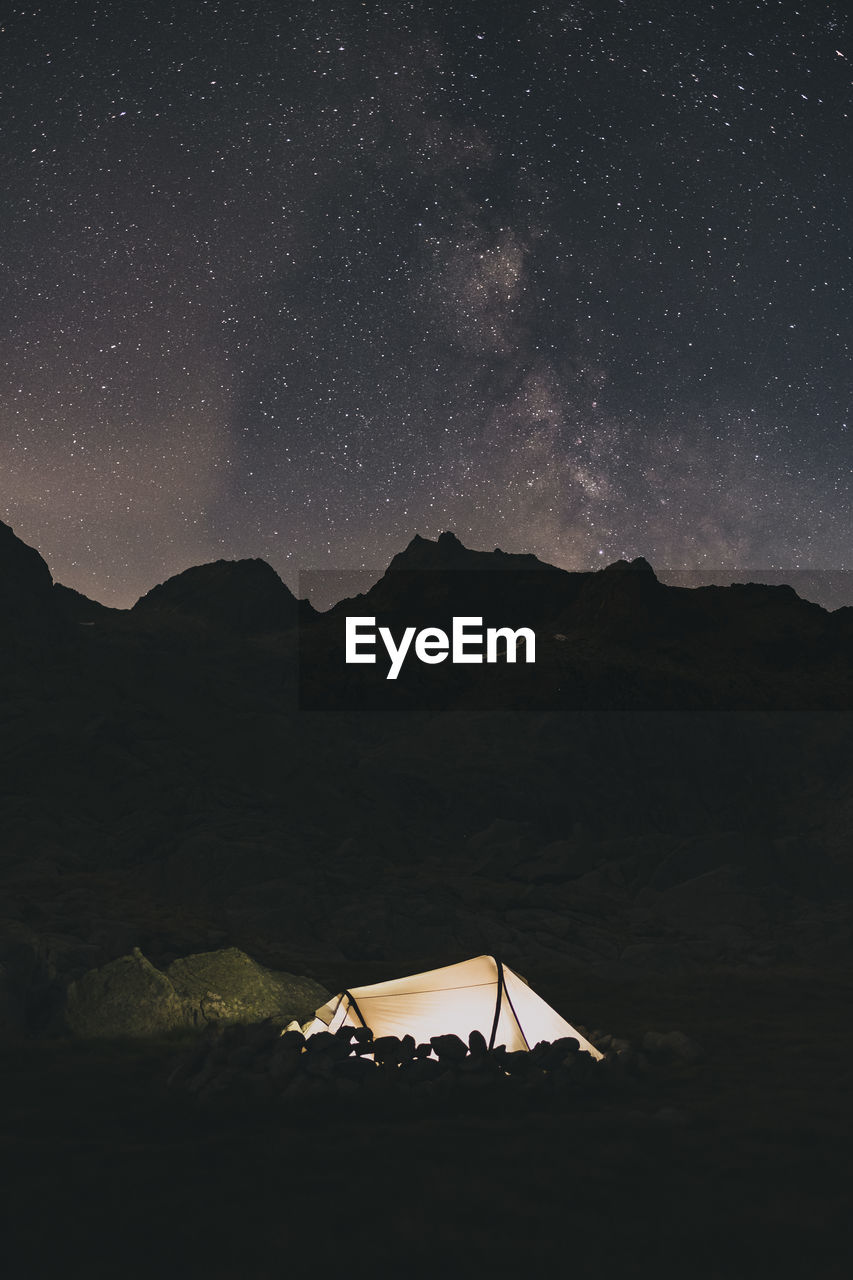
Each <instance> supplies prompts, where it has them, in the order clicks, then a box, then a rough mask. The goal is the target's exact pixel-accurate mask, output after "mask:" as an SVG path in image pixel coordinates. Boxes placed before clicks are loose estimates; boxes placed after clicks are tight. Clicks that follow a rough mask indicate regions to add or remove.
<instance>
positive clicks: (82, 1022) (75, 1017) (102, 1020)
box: [64, 947, 187, 1039]
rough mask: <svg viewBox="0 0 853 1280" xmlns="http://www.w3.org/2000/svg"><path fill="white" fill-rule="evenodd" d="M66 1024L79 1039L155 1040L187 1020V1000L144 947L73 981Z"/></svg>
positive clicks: (65, 1015) (67, 1002) (68, 996)
mask: <svg viewBox="0 0 853 1280" xmlns="http://www.w3.org/2000/svg"><path fill="white" fill-rule="evenodd" d="M64 1021H65V1025H66V1027H67V1029H68V1030H69V1031H71V1033H72V1034H73V1035H75V1036H80V1037H82V1038H86V1039H89V1038H91V1039H105V1038H112V1037H116V1036H153V1035H159V1034H161V1033H162V1032H164V1031H171V1030H173V1029H174V1028H175V1027H181V1026H185V1025H186V1022H187V1018H186V1011H185V1008H184V1004H183V1001H182V1000H181V999H180V998H179V997H178V996H177V995H176V994H175V988H174V987H173V986H172V984H171V982H170V981H169V979H168V978H167V977H166V975H165V974H163V973H161V972H160V970H159V969H155V967H154V965H153V964H152V963H151V961H150V960H147V959H146V958H145V956H144V955H143V954H142V952H141V951H140V950H139V948H138V947H134V949H133V952H132V953H131V955H129V956H120V957H119V959H118V960H112V961H110V963H109V964H105V965H104V966H103V967H102V968H100V969H90V970H89V972H88V973H84V974H83V976H82V977H81V978H78V979H77V980H76V981H74V982H71V983H70V984H69V986H68V989H67V991H66V993H65V1008H64Z"/></svg>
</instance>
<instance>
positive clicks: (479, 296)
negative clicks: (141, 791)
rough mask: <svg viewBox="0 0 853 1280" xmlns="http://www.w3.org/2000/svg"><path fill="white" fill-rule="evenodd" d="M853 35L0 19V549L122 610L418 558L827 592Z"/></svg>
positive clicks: (508, 22)
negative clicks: (536, 562) (141, 600)
mask: <svg viewBox="0 0 853 1280" xmlns="http://www.w3.org/2000/svg"><path fill="white" fill-rule="evenodd" d="M846 8H847V6H846V5H843V4H842V3H840V2H838V3H835V2H833V0H829V2H828V3H818V2H817V0H810V2H808V0H802V2H801V3H799V4H795V3H787V2H784V3H778V2H776V0H767V3H760V2H759V0H728V2H725V3H710V2H708V0H702V2H701V3H699V2H697V0H692V2H691V0H686V2H685V0H669V2H668V3H662V2H660V3H659V2H657V0H595V3H589V4H580V3H579V4H573V3H568V4H567V3H559V4H551V3H536V4H532V5H530V4H521V3H513V4H510V3H500V2H499V0H497V2H494V3H488V4H473V3H464V0H462V2H461V3H459V4H450V3H445V4H388V5H387V6H386V7H383V6H381V5H378V4H373V3H366V4H359V3H346V4H340V5H338V6H335V5H330V4H326V3H323V2H322V0H319V2H317V3H311V4H300V3H284V2H283V0H282V2H279V3H273V2H272V0H267V3H254V4H252V3H247V4H241V3H216V2H211V3H203V2H194V3H172V4H168V3H145V2H144V0H141V2H139V3H136V4H126V3H121V4H118V3H113V4H109V3H73V2H68V0H66V2H65V3H62V4H60V3H54V4H52V5H51V4H48V5H44V6H34V5H32V6H26V7H22V6H19V5H13V6H12V7H10V8H8V9H7V10H6V11H5V20H4V21H3V22H2V26H0V123H2V149H1V150H0V154H2V182H0V228H2V232H0V518H2V519H3V520H5V521H6V522H7V523H10V524H11V525H12V526H13V527H14V529H15V531H16V533H17V534H18V535H19V536H20V537H22V538H23V539H24V540H25V541H27V542H29V543H31V544H33V545H35V546H37V547H38V548H39V549H40V551H41V552H42V554H43V555H44V556H45V558H46V559H47V561H48V563H49V565H50V567H51V570H52V572H53V574H54V577H55V578H56V579H58V580H59V581H62V582H64V583H65V584H67V585H69V586H74V587H76V588H78V589H79V590H81V591H84V592H85V593H86V594H88V595H90V596H93V597H94V598H96V599H99V600H102V601H104V602H106V603H110V604H117V605H129V604H131V603H132V602H133V601H134V600H135V599H136V598H137V596H139V595H140V594H141V593H143V592H144V591H146V590H148V589H149V588H150V587H151V586H152V585H154V583H156V582H158V581H161V580H162V579H163V578H165V577H167V576H169V575H170V574H173V573H176V572H178V571H179V570H181V569H184V568H186V567H188V566H189V565H191V564H197V563H201V562H204V561H207V560H213V559H217V558H219V557H223V556H224V557H227V558H237V557H243V556H262V557H264V558H265V559H267V560H268V561H269V562H270V563H271V564H272V565H273V566H274V567H275V568H276V569H277V570H278V571H279V572H280V573H281V575H282V576H283V577H284V578H285V580H286V581H288V582H289V583H290V585H291V586H293V587H294V588H295V587H296V584H297V571H298V570H300V569H307V568H324V569H359V568H363V567H376V568H378V569H381V568H383V567H384V566H385V565H386V564H387V562H388V561H389V559H390V558H391V556H392V555H393V554H394V553H395V552H397V551H399V550H400V549H402V547H403V546H405V545H406V543H407V542H408V541H409V539H410V538H411V536H412V535H413V534H414V533H415V532H419V533H421V534H422V535H424V536H426V537H435V536H436V535H437V534H438V533H439V532H440V531H441V530H443V529H447V528H450V529H453V530H455V531H456V533H457V534H458V535H459V537H461V538H462V540H463V541H464V542H465V543H466V544H467V545H469V546H474V547H478V548H484V549H492V548H493V547H495V546H501V547H503V548H504V549H505V550H508V551H533V552H535V553H536V554H537V555H539V556H541V557H542V558H543V559H545V560H548V561H550V562H551V563H555V564H559V565H562V566H564V567H566V568H575V569H582V568H591V567H594V568H598V567H600V566H602V565H603V564H606V563H607V562H609V561H612V560H615V559H617V558H618V557H620V556H628V557H632V556H636V555H644V556H646V557H647V558H648V559H649V560H650V561H651V562H652V563H653V564H654V565H655V566H657V567H660V568H665V567H672V568H702V569H714V568H722V569H726V570H749V569H753V570H755V569H776V570H783V571H787V570H793V569H795V568H797V567H800V568H805V567H813V568H818V569H853V550H851V548H853V515H852V514H851V511H853V502H851V435H850V431H849V425H848V424H849V419H848V414H849V402H848V398H847V397H848V388H849V381H850V380H849V369H850V362H849V351H848V346H849V332H850V329H849V313H850V245H851V218H850V212H849V207H848V204H847V191H848V186H849V178H850V168H849V158H850V154H851V147H850V132H849V122H850V115H851V111H853V102H851V61H850V59H851V58H853V50H851V46H850V43H849V40H848V34H847V32H846V30H845V22H844V16H843V15H844V13H845V10H846ZM849 594H850V595H851V598H850V599H848V600H847V601H846V602H847V603H853V592H851V593H849ZM841 602H842V601H841V600H840V599H839V600H838V601H837V603H841Z"/></svg>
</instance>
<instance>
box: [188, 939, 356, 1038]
mask: <svg viewBox="0 0 853 1280" xmlns="http://www.w3.org/2000/svg"><path fill="white" fill-rule="evenodd" d="M166 976H167V977H168V979H169V981H170V982H171V983H172V986H173V987H174V989H175V991H176V992H177V994H178V995H179V996H180V998H181V999H182V1000H183V1002H184V1004H185V1007H186V1011H187V1022H188V1023H189V1025H200V1024H204V1023H207V1022H261V1021H263V1019H265V1018H273V1019H275V1020H276V1021H278V1022H280V1023H281V1024H282V1025H283V1024H285V1023H287V1022H289V1021H290V1020H291V1019H295V1020H296V1021H297V1022H304V1021H306V1020H307V1019H308V1018H310V1017H311V1015H312V1014H313V1012H314V1010H315V1009H317V1008H318V1007H319V1006H320V1005H322V1004H325V1002H326V1001H327V1000H328V999H329V998H330V995H331V992H329V991H326V989H325V987H321V986H320V984H319V983H318V982H314V981H313V980H312V979H311V978H302V977H297V976H296V975H294V974H292V973H284V972H281V971H276V970H273V969H265V968H264V966H263V965H261V964H258V963H257V961H255V960H252V959H251V957H250V956H247V955H246V953H245V952H244V951H240V950H239V949H238V948H237V947H226V948H224V949H223V950H220V951H203V952H200V953H198V954H197V955H190V956H184V957H183V959H181V960H174V961H173V962H172V964H170V965H169V967H168V969H167V970H166Z"/></svg>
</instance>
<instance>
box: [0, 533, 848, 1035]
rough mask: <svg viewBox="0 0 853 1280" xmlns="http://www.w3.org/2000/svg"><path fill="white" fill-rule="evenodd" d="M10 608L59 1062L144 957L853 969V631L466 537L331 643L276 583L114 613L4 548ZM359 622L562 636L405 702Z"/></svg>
mask: <svg viewBox="0 0 853 1280" xmlns="http://www.w3.org/2000/svg"><path fill="white" fill-rule="evenodd" d="M0 601H2V605H3V609H2V619H3V622H2V628H0V658H2V661H0V707H2V715H0V777H2V789H0V823H2V829H3V832H4V844H3V850H2V856H0V903H2V906H0V1026H1V1025H3V1020H4V1019H5V1020H6V1022H7V1023H8V1025H9V1026H12V1027H13V1028H14V1027H18V1028H20V1027H26V1028H27V1029H29V1030H32V1031H36V1032H39V1031H45V1030H46V1029H48V1028H49V1027H51V1026H52V1025H54V1023H53V1021H52V1019H53V1018H54V1015H55V1009H56V1002H57V1001H60V1002H61V1000H62V999H63V992H64V991H65V990H66V988H67V986H68V983H70V982H72V981H76V980H77V978H78V977H79V976H80V974H81V973H83V972H84V971H87V970H90V969H92V968H93V967H96V966H97V965H100V964H105V963H107V962H108V961H111V960H113V959H115V958H117V957H118V956H121V955H129V954H131V952H132V951H133V948H134V947H139V948H141V950H142V951H143V953H144V954H145V956H147V957H150V959H151V960H152V961H153V962H154V963H155V964H157V965H168V964H169V963H171V962H172V960H174V959H175V957H177V956H181V955H186V954H188V953H190V952H203V951H205V950H209V949H210V947H211V946H212V945H220V943H223V944H226V945H229V946H236V947H240V948H242V949H243V950H244V951H246V952H247V953H248V954H250V955H253V956H257V957H258V959H259V960H260V961H261V963H263V964H266V965H269V966H270V967H271V968H272V969H276V970H285V971H288V972H309V973H313V974H314V976H316V977H317V978H318V979H319V980H320V981H321V982H323V983H324V985H326V986H328V987H329V988H330V989H338V988H339V987H340V986H341V983H342V982H343V983H344V985H346V980H347V979H348V974H349V970H348V968H347V966H349V965H350V964H355V963H357V964H359V965H370V964H376V965H379V966H381V965H383V964H386V963H387V964H388V965H389V966H393V971H397V970H398V969H400V968H401V966H402V965H404V964H405V965H411V967H412V971H417V967H418V966H420V967H423V968H428V967H430V966H435V965H438V964H440V963H444V962H450V961H452V960H453V959H454V958H458V956H459V955H460V954H463V955H464V954H478V953H481V952H483V951H489V952H491V951H494V950H495V949H499V950H501V951H502V952H504V953H506V954H508V955H510V956H512V957H513V958H514V959H515V960H516V962H517V964H518V966H519V967H520V968H521V971H522V972H524V971H525V968H527V969H530V970H535V969H537V968H539V967H543V966H544V967H545V968H549V967H553V966H558V967H562V966H569V968H574V969H576V970H577V969H580V970H588V971H595V972H598V973H602V974H605V975H606V974H610V975H615V976H616V977H620V975H621V976H624V975H625V974H629V975H631V974H633V975H638V974H645V973H674V972H675V973H688V972H692V971H693V970H694V969H695V968H696V967H701V966H702V965H723V966H725V965H729V966H732V965H734V966H747V967H749V966H756V965H762V964H770V963H779V964H782V963H783V962H790V963H799V964H805V963H809V964H812V963H818V962H820V963H827V964H830V963H831V964H836V963H837V964H843V963H847V961H848V960H849V948H850V937H851V936H853V905H851V899H853V861H851V858H850V852H849V827H850V823H851V822H853V789H851V784H850V777H851V776H853V769H851V761H853V723H851V716H850V714H849V713H850V711H851V709H853V663H851V629H852V628H853V610H851V609H841V610H837V611H835V612H834V613H829V612H827V611H826V610H824V609H822V608H820V607H819V606H817V605H814V604H811V603H809V602H808V601H805V600H801V599H800V598H799V597H798V596H797V594H796V593H795V592H794V591H793V590H791V589H790V588H785V587H770V586H765V585H762V584H746V585H738V586H731V587H699V588H695V589H688V588H686V587H680V586H669V585H667V584H665V583H662V582H660V581H659V580H658V578H657V577H656V575H655V573H654V571H653V570H652V568H651V566H650V565H649V564H648V563H647V562H646V561H644V560H642V559H639V560H635V561H632V562H630V563H627V562H624V561H622V562H617V563H616V564H615V565H611V566H608V567H607V568H606V569H602V570H600V571H598V572H586V573H572V572H568V571H565V570H562V569H558V568H554V567H553V566H548V565H545V564H543V563H542V562H541V561H539V560H537V559H536V558H535V557H532V556H516V555H513V554H511V553H504V552H502V551H497V550H496V551H489V552H478V551H471V550H469V549H468V548H466V547H464V546H463V544H462V543H461V542H460V541H459V539H458V538H456V537H455V536H454V535H453V534H451V533H445V534H443V535H442V536H441V537H440V538H438V539H436V540H434V541H432V540H428V539H425V538H415V539H413V540H412V541H411V542H410V543H409V545H408V546H407V547H406V548H405V549H404V550H403V551H401V552H400V554H399V555H397V556H395V557H394V559H393V560H392V562H391V564H390V565H389V566H388V569H387V570H386V572H385V574H384V575H383V577H382V578H381V579H380V580H379V581H378V582H377V583H375V584H374V586H373V587H371V589H370V590H369V591H367V592H365V593H364V594H363V595H361V596H359V597H356V598H355V599H354V600H348V601H341V602H340V603H339V604H338V605H336V606H335V607H334V608H332V609H330V610H328V611H327V612H326V613H317V612H315V611H314V610H313V609H311V607H310V605H308V604H307V602H299V601H297V600H296V599H295V597H294V596H293V594H292V593H291V592H290V591H289V590H288V588H287V587H286V586H285V584H284V583H282V581H281V580H280V578H279V577H278V575H277V574H276V573H275V572H274V570H273V569H272V568H271V567H270V566H269V565H267V564H265V563H264V562H263V561H261V560H242V561H218V562H216V563H213V564H208V565H200V566H197V567H195V568H192V569H188V570H186V571H185V572H183V573H179V574H177V575H175V576H174V577H172V578H170V579H168V580H167V581H166V582H164V583H163V584H161V585H160V586H157V587H155V588H153V589H152V590H151V591H150V592H148V593H147V594H146V595H145V596H143V597H142V598H141V600H139V601H138V602H137V604H136V605H135V606H134V607H133V608H132V609H129V610H113V609H106V608H104V607H103V606H100V605H98V604H96V602H94V601H90V600H87V599H86V597H85V596H83V595H81V594H80V593H79V592H72V591H70V590H66V589H64V588H62V587H60V586H58V585H54V584H53V582H52V579H51V574H50V572H49V569H48V567H47V565H46V564H45V562H44V560H43V559H42V557H41V556H40V555H39V554H38V552H37V551H35V550H33V549H32V548H30V547H27V546H26V545H25V544H24V543H23V542H21V541H20V540H19V539H18V538H16V537H15V535H14V534H13V533H12V531H11V530H10V529H9V528H8V527H7V526H0ZM352 614H359V615H368V616H375V617H376V619H377V622H380V621H381V620H383V619H385V620H387V621H388V624H389V625H390V626H391V627H392V628H397V627H401V626H403V625H407V626H411V625H415V626H420V625H437V624H438V623H441V622H444V623H446V622H447V620H448V619H449V618H450V617H452V616H458V615H465V616H472V615H473V616H482V617H483V618H484V619H485V621H486V625H492V624H494V625H498V626H502V625H512V626H528V627H532V628H534V629H535V631H536V638H537V654H536V663H535V665H534V666H526V665H524V664H520V663H519V664H517V665H515V666H512V665H509V664H506V663H503V662H501V663H499V664H497V665H495V666H492V667H486V666H480V667H454V666H451V665H450V664H449V663H444V664H443V665H440V666H435V667H426V666H424V665H423V664H420V663H418V662H416V661H413V662H412V663H410V664H408V665H407V666H406V667H405V668H404V670H403V671H402V672H401V675H400V678H399V680H397V681H395V682H391V681H388V680H387V679H386V668H387V664H384V665H383V663H381V662H377V664H375V665H374V666H361V667H348V666H346V665H345V663H344V661H343V647H342V638H343V627H344V619H345V617H347V616H348V615H352ZM395 634H396V632H395ZM786 957H787V961H786ZM389 976H392V975H391V974H389ZM620 980H621V979H620Z"/></svg>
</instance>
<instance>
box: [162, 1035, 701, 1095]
mask: <svg viewBox="0 0 853 1280" xmlns="http://www.w3.org/2000/svg"><path fill="white" fill-rule="evenodd" d="M583 1034H586V1033H585V1032H584V1033H583ZM593 1036H595V1033H593ZM649 1037H651V1040H650V1046H649V1047H650V1048H651V1045H652V1043H654V1045H655V1048H656V1049H658V1046H659V1047H660V1050H663V1052H661V1051H658V1052H656V1053H655V1054H650V1053H647V1052H643V1051H638V1050H635V1049H634V1048H633V1047H632V1046H631V1045H630V1044H629V1043H628V1041H625V1040H617V1039H615V1038H614V1037H611V1036H606V1035H604V1036H598V1037H597V1039H596V1040H595V1041H594V1043H596V1044H597V1045H598V1046H600V1047H601V1050H602V1052H603V1057H602V1058H601V1059H595V1058H593V1057H592V1055H591V1054H588V1053H584V1052H581V1050H580V1046H579V1044H578V1041H577V1040H576V1039H574V1038H573V1037H566V1038H564V1039H561V1040H554V1041H550V1042H549V1041H544V1040H543V1041H541V1042H540V1043H539V1044H537V1045H535V1047H534V1048H532V1049H531V1050H530V1051H529V1052H528V1051H526V1050H522V1051H518V1052H507V1050H506V1048H505V1047H504V1046H503V1045H501V1046H498V1047H496V1048H494V1049H489V1047H488V1045H487V1044H486V1040H485V1038H484V1037H483V1035H482V1034H481V1033H480V1032H479V1031H472V1032H471V1034H470V1035H469V1037H468V1042H467V1044H466V1043H465V1041H464V1040H462V1039H460V1038H459V1036H456V1035H440V1036H433V1037H432V1038H431V1039H430V1041H429V1043H424V1044H417V1043H416V1042H415V1039H414V1037H413V1036H410V1035H407V1036H403V1037H402V1038H398V1037H397V1036H380V1037H377V1038H376V1039H374V1037H373V1032H372V1031H371V1030H370V1029H369V1028H367V1027H349V1026H347V1027H341V1028H340V1029H339V1030H338V1031H336V1032H335V1033H334V1034H332V1033H330V1032H318V1033H317V1034H315V1035H312V1036H308V1037H306V1036H304V1035H303V1034H302V1032H301V1031H297V1030H287V1031H284V1032H282V1031H281V1028H280V1026H277V1025H276V1024H275V1023H274V1022H273V1021H272V1020H268V1021H266V1022H262V1023H256V1024H255V1025H254V1026H241V1025H235V1024H232V1025H231V1026H226V1027H215V1026H211V1027H209V1028H208V1029H207V1030H206V1031H205V1033H204V1034H203V1035H202V1036H201V1038H200V1039H199V1041H198V1043H197V1044H196V1045H195V1046H194V1048H193V1049H192V1051H191V1052H190V1053H189V1054H188V1055H187V1056H186V1057H185V1058H184V1059H183V1060H182V1061H181V1062H180V1063H179V1064H178V1066H177V1067H176V1069H175V1071H174V1072H173V1073H172V1076H171V1077H170V1080H169V1084H170V1086H172V1087H173V1088H178V1089H182V1090H186V1091H187V1092H189V1093H190V1094H192V1095H194V1096H195V1097H196V1098H197V1099H198V1101H199V1102H201V1103H215V1102H219V1101H226V1100H238V1099H240V1100H246V1101H250V1100H253V1099H255V1100H258V1101H272V1100H274V1099H276V1098H279V1097H281V1098H283V1099H293V1100H300V1099H307V1098H312V1097H316V1098H321V1097H329V1096H334V1095H341V1096H350V1095H354V1094H359V1093H362V1092H364V1091H369V1092H371V1093H377V1094H378V1093H385V1092H398V1093H399V1092H409V1091H413V1090H414V1091H417V1092H418V1093H423V1094H426V1095H428V1094H430V1093H439V1094H442V1093H445V1092H449V1091H452V1090H456V1089H477V1088H488V1087H492V1088H496V1087H497V1088H502V1087H510V1088H512V1087H515V1088H517V1089H522V1090H529V1091H536V1092H540V1091H541V1092H544V1093H555V1092H556V1093H572V1092H587V1091H591V1090H595V1091H599V1090H601V1089H604V1088H611V1087H614V1088H619V1087H624V1086H627V1085H630V1083H631V1081H632V1080H637V1079H640V1078H642V1077H643V1076H644V1075H648V1074H649V1073H653V1072H654V1071H655V1070H656V1069H657V1068H658V1067H668V1066H672V1065H674V1064H676V1063H693V1062H696V1061H698V1060H699V1058H700V1057H701V1050H699V1048H698V1046H697V1045H695V1043H694V1042H693V1041H692V1040H690V1039H689V1037H687V1036H685V1035H684V1034H683V1033H682V1032H671V1033H667V1034H665V1035H660V1034H659V1033H655V1032H651V1033H648V1034H647V1037H646V1039H649Z"/></svg>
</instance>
